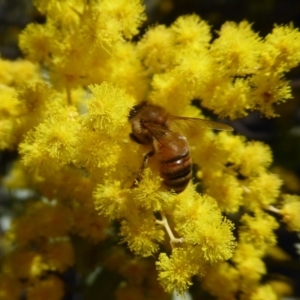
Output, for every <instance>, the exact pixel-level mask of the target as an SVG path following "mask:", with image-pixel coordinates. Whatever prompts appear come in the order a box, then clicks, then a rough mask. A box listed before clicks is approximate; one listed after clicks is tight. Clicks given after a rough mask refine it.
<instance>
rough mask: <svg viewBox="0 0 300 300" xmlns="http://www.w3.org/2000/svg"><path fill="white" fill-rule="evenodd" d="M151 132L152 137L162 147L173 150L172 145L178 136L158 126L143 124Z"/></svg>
mask: <svg viewBox="0 0 300 300" xmlns="http://www.w3.org/2000/svg"><path fill="white" fill-rule="evenodd" d="M144 126H145V127H146V128H147V129H148V130H149V131H150V132H151V134H152V136H153V137H154V138H155V139H156V140H157V141H158V142H159V143H160V145H161V146H162V147H165V148H167V149H169V150H173V147H172V144H173V143H174V141H176V140H177V139H178V136H179V134H178V133H176V132H174V131H172V130H170V129H168V128H167V127H164V126H161V125H158V124H153V123H149V124H144Z"/></svg>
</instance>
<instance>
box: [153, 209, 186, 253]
mask: <svg viewBox="0 0 300 300" xmlns="http://www.w3.org/2000/svg"><path fill="white" fill-rule="evenodd" d="M160 215H161V218H162V219H161V220H156V223H157V224H159V225H162V226H164V227H165V229H166V231H167V233H168V236H169V238H170V244H171V247H172V249H174V244H178V243H180V244H181V243H183V238H176V237H175V236H174V234H173V232H172V229H171V227H170V225H169V223H168V219H167V217H166V215H165V214H164V213H163V212H161V213H160Z"/></svg>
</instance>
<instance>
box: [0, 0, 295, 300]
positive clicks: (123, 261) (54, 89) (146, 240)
mask: <svg viewBox="0 0 300 300" xmlns="http://www.w3.org/2000/svg"><path fill="white" fill-rule="evenodd" d="M35 5H36V7H37V9H38V10H39V11H40V12H41V13H44V14H46V23H45V24H30V25H28V26H27V27H26V28H25V30H24V31H23V32H22V33H21V35H20V47H21V49H22V51H23V52H24V54H25V58H26V60H19V61H15V62H10V61H5V60H0V93H1V102H0V149H1V150H3V149H9V150H17V151H18V153H19V159H18V161H16V162H15V164H14V166H13V168H12V170H11V171H10V173H9V174H8V175H7V177H6V178H4V180H3V183H4V184H5V186H6V187H7V188H9V189H11V190H14V189H20V188H27V189H31V190H34V191H35V192H36V193H37V194H38V199H40V200H36V199H32V200H31V201H27V202H26V205H25V206H26V207H25V209H24V212H23V213H22V214H21V215H20V216H19V217H17V218H15V219H14V220H13V222H12V225H11V228H10V229H9V231H8V232H7V234H6V241H7V244H5V245H6V246H5V249H4V251H5V257H4V259H3V264H2V273H1V275H0V298H1V299H19V297H20V294H21V292H22V291H24V290H25V291H26V293H27V298H28V299H42V298H45V299H46V298H47V297H48V299H54V300H55V299H62V297H63V294H64V282H63V281H62V280H61V278H60V277H59V276H58V274H61V273H63V272H65V271H66V270H67V269H68V268H70V267H72V266H74V265H76V266H78V268H79V269H78V270H77V271H78V272H83V274H84V275H83V276H86V277H88V275H89V274H90V273H92V270H93V269H95V268H96V267H99V266H101V267H102V268H104V269H105V270H109V272H114V273H116V274H118V276H120V277H122V278H123V282H122V284H120V285H119V286H118V288H117V289H116V298H117V299H127V298H130V295H132V297H131V298H130V299H144V298H145V299H146V298H147V295H151V297H152V298H153V299H158V298H159V299H164V298H165V299H167V298H168V295H166V294H164V292H163V291H162V289H161V288H160V287H159V285H158V284H157V278H158V281H159V282H160V284H161V285H162V287H163V288H164V290H165V291H166V292H169V293H171V292H173V291H174V290H176V291H177V292H178V293H180V294H183V293H184V291H185V290H186V289H188V287H189V286H190V285H191V284H192V280H191V278H192V276H194V275H197V276H198V277H199V278H200V280H201V281H202V282H203V286H204V287H205V288H206V289H207V290H208V291H209V292H210V293H211V294H212V295H215V296H217V297H218V298H219V299H235V296H236V295H238V294H239V295H241V299H245V300H247V299H249V300H250V299H252V300H255V299H267V298H268V299H271V298H272V296H273V294H274V293H273V292H272V289H271V287H270V286H269V285H267V284H266V285H261V284H260V279H261V277H262V275H264V274H265V273H266V268H265V265H264V263H263V257H264V255H265V253H266V251H267V249H268V248H269V247H271V246H273V245H275V244H276V236H275V234H274V230H275V229H276V228H277V227H278V223H277V221H276V220H275V219H274V218H273V217H272V216H271V215H269V214H267V212H266V211H267V210H269V211H273V212H275V213H278V214H280V215H281V216H282V220H283V221H284V222H285V223H286V224H287V226H288V228H289V229H290V230H295V231H299V230H300V224H299V218H298V217H297V216H299V213H300V200H299V197H297V196H293V195H283V196H282V198H280V188H281V180H280V178H279V177H278V176H277V175H275V174H273V173H271V172H270V170H269V167H270V165H271V163H272V154H271V151H270V149H269V148H268V146H266V145H264V144H263V143H261V142H255V141H247V140H246V139H245V138H244V137H241V136H238V135H233V134H232V133H227V132H221V133H219V134H216V133H214V132H212V131H211V130H208V129H207V128H198V127H192V128H188V129H187V132H186V137H187V138H188V141H189V144H190V150H191V157H192V158H193V162H194V163H195V164H196V165H197V167H198V169H197V173H196V176H195V178H194V179H195V181H196V182H197V184H192V183H190V184H189V185H188V187H187V188H186V189H185V190H184V191H183V192H182V193H180V194H175V193H174V192H172V191H168V190H167V189H166V188H165V187H164V185H163V184H162V179H161V177H160V176H159V173H158V172H157V170H156V168H155V167H154V165H155V156H154V157H153V158H151V159H149V166H147V167H146V168H144V169H143V170H141V169H140V168H141V166H142V163H143V155H144V154H145V153H147V152H149V149H148V148H147V147H145V146H142V145H138V144H137V143H135V142H133V141H131V140H130V138H129V134H130V132H131V129H130V124H129V121H128V116H129V113H130V110H131V108H132V107H133V106H134V105H135V104H138V103H140V102H141V101H143V100H145V99H146V100H148V101H149V102H152V103H154V104H157V105H160V106H162V107H163V108H165V109H166V110H168V111H169V112H170V113H172V114H174V115H181V116H189V117H199V116H201V111H200V109H198V108H196V107H195V106H193V105H192V104H191V101H192V100H194V99H198V100H199V101H200V104H201V106H203V107H205V108H208V109H210V110H212V111H213V112H215V113H216V114H217V115H218V116H220V117H224V116H226V117H230V118H235V117H240V116H244V115H246V114H247V113H248V112H249V111H251V110H255V109H256V110H260V111H261V112H262V113H263V114H265V115H266V116H268V117H271V116H274V115H275V113H274V105H276V104H278V103H280V102H282V101H284V100H286V99H289V98H291V92H290V88H289V85H288V84H287V81H286V80H285V79H284V75H285V73H286V72H287V71H289V70H290V69H291V68H293V67H295V66H296V65H298V64H299V63H300V51H299V50H298V49H300V32H299V31H298V30H297V29H293V28H291V27H289V26H277V27H275V28H274V30H273V32H272V33H270V34H269V35H268V36H267V37H266V38H264V39H263V38H261V37H259V35H258V34H256V33H255V32H253V31H252V29H251V26H250V24H249V23H247V22H245V21H244V22H241V23H240V24H235V23H232V22H227V23H225V24H224V25H223V26H222V28H221V29H220V31H219V32H218V37H217V38H216V39H214V40H212V35H211V32H210V28H209V26H208V25H207V23H206V22H205V21H203V20H201V19H200V18H199V17H198V16H196V15H190V16H183V17H180V18H178V19H177V20H176V21H175V22H174V24H172V25H171V26H170V27H166V26H163V25H158V26H154V27H152V28H150V29H148V31H147V32H146V33H145V34H144V35H143V36H142V37H141V38H140V40H139V41H138V42H134V41H133V37H134V36H135V35H136V34H137V33H138V32H139V29H138V28H139V26H140V25H141V24H142V22H143V21H144V20H145V14H144V7H143V5H142V4H141V2H140V1H139V0H133V1H126V0H115V1H111V0H102V1H94V0H90V1H86V0H65V1H58V0H50V1H45V0H35ZM150 160H152V162H151V161H150ZM199 191H201V193H200V192H199ZM238 211H243V212H245V213H244V214H243V215H242V216H241V218H240V224H239V226H238V230H237V232H238V237H237V239H236V237H235V236H234V234H233V229H234V224H233V222H232V221H230V220H229V219H228V218H227V217H225V216H224V213H236V212H238ZM116 224H117V225H116ZM117 230H118V231H117ZM118 235H119V236H120V237H121V238H120V239H121V241H122V242H123V243H124V244H126V246H127V247H128V248H129V249H130V250H131V252H133V253H134V255H135V256H136V257H132V256H130V255H129V254H128V253H125V251H124V249H121V248H120V247H116V246H115V245H114V243H117V242H119V241H120V239H117V236H118ZM76 239H80V245H78V244H79V242H78V241H77V240H76ZM76 241H77V242H76ZM99 245H101V246H99ZM112 245H113V246H112ZM101 247H102V248H101ZM106 247H107V248H106ZM100 248H101V249H100ZM82 249H86V252H85V253H87V252H88V251H92V250H93V251H94V252H95V251H96V252H97V251H98V250H99V249H100V250H99V252H100V253H101V254H102V255H103V257H104V258H105V259H103V260H101V259H100V260H97V261H95V262H93V263H92V264H91V266H90V265H89V267H86V268H87V269H88V270H86V269H84V268H83V267H82V265H84V262H85V260H88V255H86V256H84V258H78V256H75V251H79V250H80V251H83V250H82ZM91 249H92V250H91ZM107 252H110V253H109V255H108V254H107ZM103 253H105V254H103ZM103 257H102V258H103ZM138 257H142V258H138ZM229 259H231V263H228V262H227V260H229ZM78 261H80V263H79V262H78ZM121 265H122V267H121ZM80 267H82V268H83V269H84V270H81V269H80ZM155 267H156V270H155ZM142 279H143V280H144V281H143V280H142ZM144 282H147V284H144ZM13 287H14V288H13ZM216 287H218V289H216ZM219 287H223V288H222V289H221V290H222V293H220V292H219V291H220V289H219ZM267 294H268V295H269V296H268V297H266V296H265V295H267ZM45 295H47V296H45ZM125 295H126V297H127V298H126V297H125ZM270 295H271V296H270ZM274 297H275V294H274ZM274 297H273V298H274ZM152 298H151V299H152ZM147 299H149V298H147Z"/></svg>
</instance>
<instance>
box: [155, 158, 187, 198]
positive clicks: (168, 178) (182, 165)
mask: <svg viewBox="0 0 300 300" xmlns="http://www.w3.org/2000/svg"><path fill="white" fill-rule="evenodd" d="M160 172H161V176H162V178H163V179H164V184H165V185H166V186H167V187H168V188H169V189H172V190H174V191H175V192H176V193H180V192H182V191H183V190H184V189H185V188H186V186H187V185H188V183H189V181H190V180H191V178H192V160H191V158H190V155H189V153H188V152H187V153H186V154H184V155H181V156H176V157H174V158H172V159H169V160H162V161H161V170H160Z"/></svg>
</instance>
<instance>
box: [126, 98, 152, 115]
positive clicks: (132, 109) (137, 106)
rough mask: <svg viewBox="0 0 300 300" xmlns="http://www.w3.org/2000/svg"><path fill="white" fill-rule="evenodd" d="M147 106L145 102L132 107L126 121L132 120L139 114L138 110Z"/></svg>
mask: <svg viewBox="0 0 300 300" xmlns="http://www.w3.org/2000/svg"><path fill="white" fill-rule="evenodd" d="M147 104H148V103H147V101H143V102H141V103H139V104H137V105H134V106H133V107H132V108H131V110H130V112H129V116H128V119H129V120H130V119H132V118H134V117H135V116H136V115H137V114H138V113H139V112H140V110H141V109H142V108H143V107H144V106H146V105H147Z"/></svg>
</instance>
